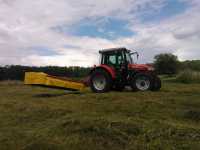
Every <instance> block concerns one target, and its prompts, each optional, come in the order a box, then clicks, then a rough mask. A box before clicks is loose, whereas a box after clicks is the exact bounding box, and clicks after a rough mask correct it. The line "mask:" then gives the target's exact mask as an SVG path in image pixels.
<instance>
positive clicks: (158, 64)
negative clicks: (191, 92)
mask: <svg viewBox="0 0 200 150" xmlns="http://www.w3.org/2000/svg"><path fill="white" fill-rule="evenodd" d="M179 63H180V62H179V60H178V57H177V56H175V55H173V54H171V53H164V54H159V55H156V56H155V57H154V67H155V69H156V71H157V72H158V73H159V74H169V75H172V74H176V73H177V71H178V69H179Z"/></svg>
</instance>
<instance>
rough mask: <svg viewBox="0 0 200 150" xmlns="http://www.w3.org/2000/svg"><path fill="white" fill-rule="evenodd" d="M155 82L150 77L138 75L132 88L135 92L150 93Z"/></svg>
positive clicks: (132, 83)
mask: <svg viewBox="0 0 200 150" xmlns="http://www.w3.org/2000/svg"><path fill="white" fill-rule="evenodd" d="M152 83H153V80H152V77H151V76H150V75H146V74H137V75H135V76H134V77H133V80H132V81H131V88H132V90H133V91H148V90H151V89H152V87H153V84H152Z"/></svg>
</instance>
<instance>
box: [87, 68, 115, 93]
mask: <svg viewBox="0 0 200 150" xmlns="http://www.w3.org/2000/svg"><path fill="white" fill-rule="evenodd" d="M111 86H112V79H111V77H110V75H109V74H108V73H107V72H106V71H104V70H102V69H98V70H95V71H94V72H93V73H92V74H91V77H90V88H91V90H92V91H93V92H95V93H104V92H108V91H110V89H111Z"/></svg>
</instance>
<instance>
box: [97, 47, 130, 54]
mask: <svg viewBox="0 0 200 150" xmlns="http://www.w3.org/2000/svg"><path fill="white" fill-rule="evenodd" d="M118 51H129V50H128V49H126V48H125V47H119V48H109V49H102V50H100V51H99V53H109V52H118Z"/></svg>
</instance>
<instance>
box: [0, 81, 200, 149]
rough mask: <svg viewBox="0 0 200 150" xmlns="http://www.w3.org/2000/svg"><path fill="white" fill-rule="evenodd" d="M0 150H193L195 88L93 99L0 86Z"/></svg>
mask: <svg viewBox="0 0 200 150" xmlns="http://www.w3.org/2000/svg"><path fill="white" fill-rule="evenodd" d="M0 149H1V150H7V149H8V150H9V149H10V150H14V149H20V150H21V149H22V150H33V149H34V150H40V149H41V150H46V149H48V150H62V149H68V150H79V149H81V150H87V149H91V150H103V149H108V150H112V149H113V150H122V149H130V150H134V149H136V150H140V149H141V150H143V149H148V150H157V149H160V150H165V149H166V150H173V149H174V150H176V149H181V150H182V149H184V150H189V149H192V150H198V149H200V84H178V83H169V82H165V83H164V85H163V88H162V89H161V91H160V92H130V91H125V92H122V93H121V92H110V93H106V94H94V93H91V92H90V91H89V90H88V91H85V92H83V93H72V92H66V91H64V90H55V89H48V88H43V87H32V86H25V85H23V84H22V83H20V82H1V83H0Z"/></svg>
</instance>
